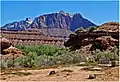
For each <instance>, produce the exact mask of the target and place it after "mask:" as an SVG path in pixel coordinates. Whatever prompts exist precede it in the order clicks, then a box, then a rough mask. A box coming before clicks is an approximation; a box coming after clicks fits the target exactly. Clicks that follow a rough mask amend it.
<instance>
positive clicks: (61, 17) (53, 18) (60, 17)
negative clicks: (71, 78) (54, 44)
mask: <svg viewBox="0 0 120 82" xmlns="http://www.w3.org/2000/svg"><path fill="white" fill-rule="evenodd" d="M89 26H96V25H95V24H93V23H92V22H90V21H89V20H87V19H85V18H83V17H82V16H81V15H80V13H76V14H74V15H73V16H70V15H69V13H65V12H63V11H60V12H59V13H52V14H45V15H41V16H39V17H36V18H35V19H34V20H33V21H31V20H30V18H26V20H22V21H20V22H13V23H8V24H6V25H4V26H3V27H1V29H2V30H9V31H11V30H13V31H22V30H27V29H28V28H29V29H32V28H38V29H41V28H61V29H66V30H71V31H75V29H77V28H79V27H83V28H88V27H89Z"/></svg>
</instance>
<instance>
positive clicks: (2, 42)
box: [0, 38, 12, 53]
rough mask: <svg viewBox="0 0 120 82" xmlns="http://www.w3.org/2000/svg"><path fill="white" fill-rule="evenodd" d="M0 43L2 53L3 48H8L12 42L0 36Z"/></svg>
mask: <svg viewBox="0 0 120 82" xmlns="http://www.w3.org/2000/svg"><path fill="white" fill-rule="evenodd" d="M0 45H1V46H0V49H1V53H2V52H3V50H4V49H7V48H9V47H10V46H11V45H12V43H11V42H10V41H9V40H8V39H6V38H0Z"/></svg>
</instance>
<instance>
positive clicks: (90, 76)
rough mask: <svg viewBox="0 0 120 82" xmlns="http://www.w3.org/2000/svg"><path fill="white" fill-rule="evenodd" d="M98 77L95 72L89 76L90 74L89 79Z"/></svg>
mask: <svg viewBox="0 0 120 82" xmlns="http://www.w3.org/2000/svg"><path fill="white" fill-rule="evenodd" d="M95 78H96V75H95V74H90V75H89V76H88V79H95Z"/></svg>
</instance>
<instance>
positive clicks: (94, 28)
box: [88, 26, 96, 32]
mask: <svg viewBox="0 0 120 82" xmlns="http://www.w3.org/2000/svg"><path fill="white" fill-rule="evenodd" d="M94 30H96V27H95V26H90V27H89V28H88V31H89V32H93V31H94Z"/></svg>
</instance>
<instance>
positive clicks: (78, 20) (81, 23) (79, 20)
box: [70, 13, 96, 31]
mask: <svg viewBox="0 0 120 82" xmlns="http://www.w3.org/2000/svg"><path fill="white" fill-rule="evenodd" d="M90 26H96V25H95V24H93V23H92V22H90V21H89V20H87V19H85V18H83V17H82V16H81V15H80V13H76V14H74V15H73V17H72V21H71V27H70V30H72V31H75V29H77V28H80V27H83V28H88V27H90Z"/></svg>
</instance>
